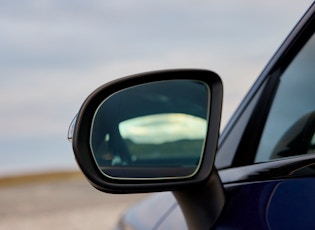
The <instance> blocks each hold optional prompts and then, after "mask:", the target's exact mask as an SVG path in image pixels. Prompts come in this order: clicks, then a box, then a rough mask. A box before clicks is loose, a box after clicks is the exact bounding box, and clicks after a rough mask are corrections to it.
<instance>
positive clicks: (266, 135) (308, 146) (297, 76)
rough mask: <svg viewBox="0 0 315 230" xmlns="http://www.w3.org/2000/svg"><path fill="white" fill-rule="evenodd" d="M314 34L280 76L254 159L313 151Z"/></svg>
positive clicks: (267, 158) (273, 158) (314, 123)
mask: <svg viewBox="0 0 315 230" xmlns="http://www.w3.org/2000/svg"><path fill="white" fill-rule="evenodd" d="M314 60H315V36H314V35H313V36H312V37H311V38H310V40H309V41H308V42H307V43H306V44H305V46H304V47H303V48H302V50H301V51H300V52H299V54H298V55H297V56H296V57H295V59H294V60H293V61H292V62H291V64H290V65H289V66H288V68H287V69H286V70H285V72H284V73H283V74H282V76H281V78H280V84H279V87H278V90H277V92H276V95H275V97H274V100H273V103H272V106H271V109H270V112H269V115H268V118H267V121H266V124H265V128H264V130H263V133H262V137H261V141H260V144H259V146H258V150H257V154H256V157H255V162H256V163H257V162H266V161H270V160H276V159H280V158H285V157H294V156H298V155H304V154H312V153H315V151H314V145H315V136H314V132H315V62H314Z"/></svg>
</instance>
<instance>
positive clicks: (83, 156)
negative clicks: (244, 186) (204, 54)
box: [72, 69, 223, 193]
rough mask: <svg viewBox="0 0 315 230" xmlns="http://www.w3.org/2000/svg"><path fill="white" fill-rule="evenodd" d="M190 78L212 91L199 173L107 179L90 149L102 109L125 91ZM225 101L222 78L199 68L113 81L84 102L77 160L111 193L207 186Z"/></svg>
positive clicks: (77, 136)
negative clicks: (95, 121)
mask: <svg viewBox="0 0 315 230" xmlns="http://www.w3.org/2000/svg"><path fill="white" fill-rule="evenodd" d="M178 79H189V80H195V81H202V82H204V83H205V84H206V85H207V86H208V87H209V89H210V98H211V103H210V109H209V118H208V119H209V122H208V131H207V138H206V143H205V147H204V155H203V159H202V162H201V165H200V168H199V170H198V172H197V173H196V174H195V175H194V176H192V177H189V178H185V179H164V180H156V179H154V178H153V179H148V180H136V179H135V180H121V179H119V180H117V179H112V178H108V177H106V176H105V175H104V174H103V173H102V172H101V171H100V170H99V168H98V167H97V165H96V163H95V160H94V158H93V156H92V151H91V148H90V142H89V140H90V130H91V125H92V120H93V116H94V114H95V111H96V110H97V108H98V106H99V105H100V104H101V103H102V102H103V101H104V100H105V99H106V98H107V97H109V96H110V95H112V94H114V93H116V92H117V91H120V90H122V89H125V88H129V87H132V86H136V85H139V84H145V83H150V82H157V81H163V80H178ZM222 99H223V85H222V81H221V78H220V77H219V76H218V75H217V74H216V73H214V72H212V71H208V70H199V69H175V70H161V71H153V72H147V73H141V74H136V75H132V76H128V77H125V78H121V79H118V80H115V81H112V82H109V83H107V84H105V85H103V86H101V87H99V88H98V89H96V90H95V91H94V92H93V93H92V94H90V96H89V97H88V98H87V99H86V100H85V101H84V103H83V105H82V106H81V108H80V111H79V113H78V116H77V121H76V124H75V127H74V133H73V141H72V147H73V151H74V155H75V159H76V161H77V163H78V165H79V167H80V169H81V170H82V172H83V173H84V175H85V176H86V177H87V179H88V180H89V182H90V183H91V184H92V185H93V186H94V187H95V188H96V189H98V190H101V191H103V192H108V193H142V192H159V191H176V190H183V189H187V188H189V187H190V188H191V186H194V185H198V184H201V183H205V182H206V181H207V180H208V178H209V177H210V175H211V173H212V170H213V167H214V166H213V165H214V158H215V153H216V149H217V142H218V137H219V130H220V119H221V110H222Z"/></svg>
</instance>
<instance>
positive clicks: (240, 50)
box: [0, 0, 312, 177]
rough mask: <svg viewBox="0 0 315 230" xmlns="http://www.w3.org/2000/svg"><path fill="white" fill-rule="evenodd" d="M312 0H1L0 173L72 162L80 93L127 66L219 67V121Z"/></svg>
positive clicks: (53, 167) (135, 70) (133, 68)
mask: <svg viewBox="0 0 315 230" xmlns="http://www.w3.org/2000/svg"><path fill="white" fill-rule="evenodd" d="M311 3H312V1H310V0H302V1H297V0H295V1H293V0H289V1H288V0H278V1H271V0H265V1H260V2H258V1H250V0H235V1H228V0H210V1H204V0H199V1H188V0H167V1H166V0H165V1H164V0H163V1H146V0H137V1H132V0H130V1H121V0H116V1H109V0H103V1H97V0H91V1H83V0H77V1H62V0H54V1H52V0H18V1H7V0H4V1H0V34H1V36H0V80H1V84H0V108H1V109H0V127H1V129H0V177H1V176H3V175H8V174H10V175H11V174H22V173H30V172H42V171H53V170H69V169H70V170H73V169H77V166H76V163H75V160H74V157H73V153H72V148H71V144H70V143H68V142H67V130H68V126H69V125H70V122H71V120H72V118H73V117H74V116H75V114H76V113H77V111H78V110H79V108H80V105H81V104H82V102H83V101H84V99H85V98H86V97H87V96H88V95H89V94H90V93H91V92H92V91H93V90H94V89H96V88H97V87H99V86H100V85H102V84H104V83H106V82H108V81H111V80H114V79H117V78H119V77H123V76H127V75H130V74H135V73H140V72H145V71H151V70H160V69H171V68H202V69H209V70H213V71H215V72H217V73H218V74H219V75H220V76H221V78H222V80H223V84H224V102H223V103H224V104H223V117H222V123H223V125H224V124H225V123H226V122H227V120H228V119H229V117H230V116H231V115H232V113H233V111H234V110H235V109H236V107H237V105H238V104H239V103H240V101H241V99H242V98H243V97H244V95H245V94H246V92H247V91H248V89H249V88H250V86H251V85H252V84H253V82H254V81H255V79H256V78H257V76H258V75H259V73H260V72H261V71H262V69H263V67H264V66H265V65H266V63H267V62H268V60H269V59H270V58H271V56H272V55H273V54H274V52H275V51H276V49H277V48H278V47H279V46H280V45H281V43H282V42H283V40H284V39H285V37H286V36H287V35H288V33H289V32H290V30H291V29H292V28H293V26H294V25H295V24H296V22H297V21H298V20H299V19H300V17H301V16H302V15H303V13H304V12H305V11H306V10H307V8H308V7H309V5H310V4H311Z"/></svg>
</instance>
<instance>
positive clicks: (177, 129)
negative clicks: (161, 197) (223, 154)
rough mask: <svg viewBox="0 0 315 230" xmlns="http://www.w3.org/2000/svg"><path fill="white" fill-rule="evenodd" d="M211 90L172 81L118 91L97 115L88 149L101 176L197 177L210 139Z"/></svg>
mask: <svg viewBox="0 0 315 230" xmlns="http://www.w3.org/2000/svg"><path fill="white" fill-rule="evenodd" d="M209 95H210V93H209V90H208V88H207V86H206V85H205V84H204V83H202V82H198V81H192V80H168V81H160V82H153V83H147V84H142V85H138V86H134V87H130V88H127V89H124V90H122V91H119V92H117V93H115V94H113V95H111V96H110V97H108V98H107V99H106V100H104V101H103V102H102V103H101V105H100V106H99V108H98V110H97V111H96V113H95V115H94V120H93V123H92V129H91V138H90V145H91V150H92V153H93V156H94V159H95V161H96V164H97V166H98V167H99V169H100V170H101V172H102V173H103V174H104V175H106V176H108V177H110V178H115V179H119V178H120V179H145V178H181V177H189V176H192V175H194V174H195V173H196V172H197V170H198V168H199V164H200V160H201V158H202V156H203V147H204V144H205V139H206V135H207V126H208V121H207V119H208V105H209V97H210V96H209Z"/></svg>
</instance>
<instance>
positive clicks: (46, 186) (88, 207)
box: [0, 177, 148, 230]
mask: <svg viewBox="0 0 315 230" xmlns="http://www.w3.org/2000/svg"><path fill="white" fill-rule="evenodd" d="M146 196H148V195H147V194H146V195H145V194H135V195H111V194H105V193H102V192H99V191H97V190H96V189H94V188H92V187H91V185H90V184H88V182H87V181H86V180H85V179H83V178H81V177H79V178H68V179H63V180H54V181H50V182H43V181H42V182H28V183H26V184H25V183H24V184H15V185H8V186H2V187H0V229H1V230H11V229H12V230H13V229H14V230H19V229H23V230H25V229H31V230H37V229H54V230H55V229H79V230H80V229H96V230H97V229H102V230H104V229H105V230H107V229H112V228H113V227H114V226H115V224H116V222H117V220H118V218H119V216H120V215H121V214H122V213H123V211H124V210H126V208H127V207H129V206H130V205H131V204H133V203H135V202H136V201H138V200H141V199H143V198H144V197H146Z"/></svg>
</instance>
